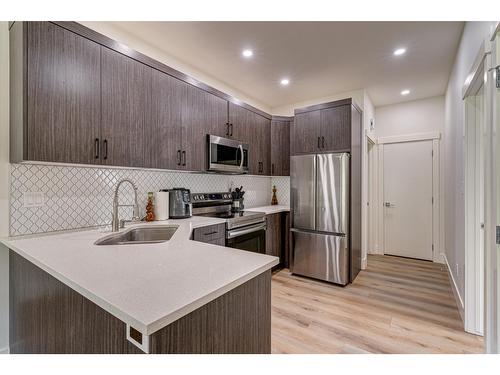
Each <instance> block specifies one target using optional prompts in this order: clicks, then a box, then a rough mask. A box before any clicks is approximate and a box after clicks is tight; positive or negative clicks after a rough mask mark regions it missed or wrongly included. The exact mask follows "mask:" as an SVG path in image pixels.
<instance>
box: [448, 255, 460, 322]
mask: <svg viewBox="0 0 500 375" xmlns="http://www.w3.org/2000/svg"><path fill="white" fill-rule="evenodd" d="M442 255H443V261H444V264H446V269H447V270H448V275H449V276H450V280H451V289H452V290H453V295H454V296H455V302H456V303H457V307H458V312H459V313H460V317H461V318H462V322H465V306H464V301H463V300H462V297H460V293H459V292H458V286H457V283H456V282H455V278H454V277H453V273H452V272H451V268H450V264H449V263H448V258H446V254H444V253H443V254H442Z"/></svg>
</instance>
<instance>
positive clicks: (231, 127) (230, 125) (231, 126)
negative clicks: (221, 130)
mask: <svg viewBox="0 0 500 375" xmlns="http://www.w3.org/2000/svg"><path fill="white" fill-rule="evenodd" d="M229 128H230V129H231V134H229V135H230V136H231V137H232V136H233V124H229Z"/></svg>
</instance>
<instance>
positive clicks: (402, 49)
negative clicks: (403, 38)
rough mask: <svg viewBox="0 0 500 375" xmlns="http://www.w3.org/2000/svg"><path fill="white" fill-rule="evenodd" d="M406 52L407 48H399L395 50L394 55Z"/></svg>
mask: <svg viewBox="0 0 500 375" xmlns="http://www.w3.org/2000/svg"><path fill="white" fill-rule="evenodd" d="M405 53H406V48H398V49H396V50H394V56H401V55H404V54H405Z"/></svg>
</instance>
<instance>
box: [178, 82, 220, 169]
mask: <svg viewBox="0 0 500 375" xmlns="http://www.w3.org/2000/svg"><path fill="white" fill-rule="evenodd" d="M227 124H228V102H227V100H225V99H222V98H219V97H218V96H215V95H213V94H210V93H208V92H206V91H203V90H201V89H199V88H197V87H194V86H190V85H188V87H187V102H186V105H185V106H184V110H183V114H182V139H183V141H182V164H183V167H184V168H185V169H187V170H190V171H202V170H205V169H206V159H207V152H208V151H207V134H212V135H217V136H219V137H226V131H227V128H228V126H227Z"/></svg>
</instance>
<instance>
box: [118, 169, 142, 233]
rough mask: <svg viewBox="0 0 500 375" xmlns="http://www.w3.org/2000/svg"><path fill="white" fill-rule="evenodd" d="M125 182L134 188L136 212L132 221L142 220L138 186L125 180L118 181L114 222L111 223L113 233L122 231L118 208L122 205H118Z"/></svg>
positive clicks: (134, 211)
mask: <svg viewBox="0 0 500 375" xmlns="http://www.w3.org/2000/svg"><path fill="white" fill-rule="evenodd" d="M125 182H128V183H129V184H130V185H132V188H133V189H134V210H133V214H132V215H133V217H132V221H140V220H141V218H140V216H139V204H138V202H137V185H136V184H135V183H134V182H133V181H132V180H130V179H128V178H124V179H123V180H120V181H118V184H117V185H116V188H115V194H114V197H113V220H112V223H111V225H112V231H113V232H118V230H119V229H120V220H119V219H118V207H120V204H118V193H119V191H120V186H121V185H122V184H123V183H125Z"/></svg>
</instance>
